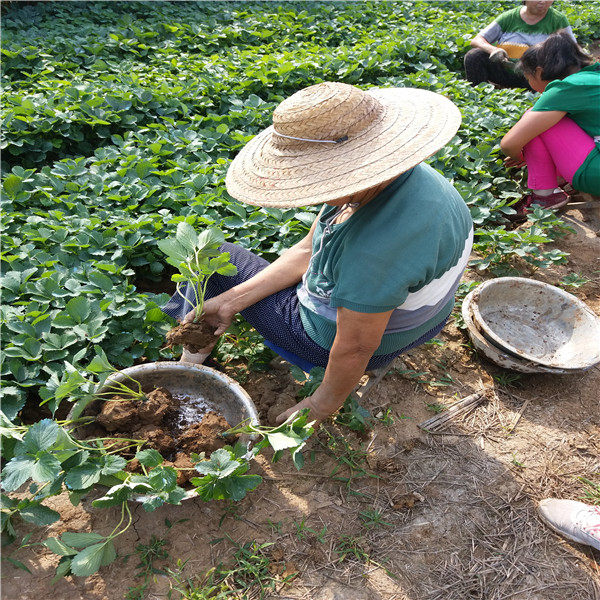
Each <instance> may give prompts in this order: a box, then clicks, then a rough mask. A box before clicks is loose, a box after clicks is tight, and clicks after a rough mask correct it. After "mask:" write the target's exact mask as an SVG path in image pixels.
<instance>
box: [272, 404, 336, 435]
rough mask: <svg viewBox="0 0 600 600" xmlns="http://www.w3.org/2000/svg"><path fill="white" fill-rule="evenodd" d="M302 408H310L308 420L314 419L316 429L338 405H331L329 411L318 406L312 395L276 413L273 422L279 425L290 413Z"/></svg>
mask: <svg viewBox="0 0 600 600" xmlns="http://www.w3.org/2000/svg"><path fill="white" fill-rule="evenodd" d="M303 408H308V409H309V410H310V412H309V414H308V421H309V422H310V421H314V424H313V428H314V430H315V431H316V430H317V429H319V425H321V423H322V422H323V421H324V420H325V419H326V418H327V417H329V416H330V415H332V414H333V413H334V412H335V411H336V410H337V409H338V408H339V406H338V405H335V406H332V407H331V411H328V410H327V409H323V407H321V406H319V405H318V403H317V402H315V400H314V399H313V397H312V396H309V397H308V398H304V400H302V402H298V404H296V405H295V406H292V408H288V409H287V410H286V411H285V412H282V413H281V414H280V415H277V417H276V418H275V424H276V425H281V424H282V423H283V422H284V421H285V420H287V419H288V418H289V417H290V415H292V414H293V413H295V412H297V411H299V410H302V409H303Z"/></svg>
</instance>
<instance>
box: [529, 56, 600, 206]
mask: <svg viewBox="0 0 600 600" xmlns="http://www.w3.org/2000/svg"><path fill="white" fill-rule="evenodd" d="M531 110H533V111H536V112H543V111H550V110H557V111H564V112H566V113H567V115H568V116H569V117H570V118H571V119H573V121H575V123H577V125H579V127H581V129H583V130H584V131H585V132H586V133H588V134H589V135H590V136H592V137H593V138H595V140H596V148H595V149H594V150H592V151H591V152H590V154H589V155H588V157H587V159H586V160H585V162H584V163H583V164H582V165H581V167H579V169H577V171H576V173H575V176H574V177H573V187H575V188H576V189H578V190H581V191H582V192H588V193H590V194H598V193H600V63H595V64H593V65H589V66H587V67H584V68H583V69H581V71H578V72H577V73H573V75H569V76H568V77H565V78H564V79H557V80H556V81H552V82H550V83H549V84H548V86H547V87H546V89H545V90H544V92H543V94H542V95H541V96H540V97H539V98H538V100H537V102H536V103H535V104H534V105H533V108H532V109H531Z"/></svg>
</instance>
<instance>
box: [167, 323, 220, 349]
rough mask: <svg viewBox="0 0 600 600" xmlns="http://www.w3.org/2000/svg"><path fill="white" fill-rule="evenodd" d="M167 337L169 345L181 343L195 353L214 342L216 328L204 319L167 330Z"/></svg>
mask: <svg viewBox="0 0 600 600" xmlns="http://www.w3.org/2000/svg"><path fill="white" fill-rule="evenodd" d="M166 338H167V345H168V346H169V347H172V346H176V345H177V344H181V345H182V346H184V348H185V349H186V350H189V351H190V352H194V353H196V352H199V351H200V350H202V349H203V348H206V347H207V346H210V345H211V344H214V342H215V340H216V338H215V328H214V327H212V326H211V325H209V324H208V323H205V322H204V321H199V322H197V323H183V324H182V325H177V327H173V329H170V330H169V331H167V335H166Z"/></svg>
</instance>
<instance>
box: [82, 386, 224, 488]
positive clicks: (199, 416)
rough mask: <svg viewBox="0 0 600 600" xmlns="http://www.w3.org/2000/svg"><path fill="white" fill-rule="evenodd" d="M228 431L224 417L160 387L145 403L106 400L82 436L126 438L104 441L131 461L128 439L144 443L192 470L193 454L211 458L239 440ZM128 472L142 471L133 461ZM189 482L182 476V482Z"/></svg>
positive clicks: (132, 451) (178, 465) (150, 393)
mask: <svg viewBox="0 0 600 600" xmlns="http://www.w3.org/2000/svg"><path fill="white" fill-rule="evenodd" d="M227 429H230V425H229V423H228V422H227V420H226V419H225V418H224V417H223V416H222V415H219V414H217V413H216V412H213V411H208V412H206V408H205V407H203V406H199V405H198V406H196V405H186V402H185V399H184V400H182V401H181V403H180V402H178V401H177V400H176V399H175V398H173V396H172V395H171V393H170V392H169V391H168V390H167V389H165V388H162V387H158V388H155V389H154V390H152V391H151V392H149V393H148V394H146V398H145V399H142V400H137V399H136V400H128V399H125V398H122V397H119V396H114V397H113V398H112V399H111V400H108V401H106V402H105V403H104V404H103V406H102V408H101V410H100V412H99V413H98V416H97V417H96V421H95V423H94V424H92V425H88V426H86V427H85V428H84V429H83V437H84V438H91V437H106V436H107V435H109V436H113V437H114V438H117V439H118V438H127V440H124V441H123V442H122V443H120V442H118V441H117V442H115V440H114V439H108V440H105V442H104V443H105V445H107V446H108V445H110V446H111V447H112V448H113V449H114V448H115V447H116V448H119V447H120V454H122V455H123V456H124V457H126V458H132V456H133V454H134V452H135V446H134V445H132V443H131V441H129V440H131V439H135V440H139V439H141V440H145V441H146V447H148V448H154V449H155V450H158V451H159V452H160V453H161V454H162V455H163V456H164V457H165V458H166V459H167V462H166V463H165V464H167V465H170V466H174V467H176V468H177V469H179V468H183V469H192V468H193V464H192V462H191V459H190V454H191V453H192V452H195V453H197V454H201V453H205V454H207V455H209V454H210V453H211V452H213V451H214V450H217V449H218V448H222V447H223V446H225V445H227V444H231V443H235V439H236V438H231V437H228V438H227V439H225V438H224V437H223V436H222V434H223V432H224V431H227ZM115 444H116V446H115ZM128 470H130V471H137V470H139V464H137V461H135V460H133V461H131V463H130V464H129V466H128ZM190 477H191V475H190ZM188 479H189V477H187V478H186V477H184V476H183V475H182V476H180V477H179V480H180V481H187V480H188Z"/></svg>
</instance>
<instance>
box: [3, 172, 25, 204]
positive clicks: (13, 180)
mask: <svg viewBox="0 0 600 600" xmlns="http://www.w3.org/2000/svg"><path fill="white" fill-rule="evenodd" d="M3 187H4V191H5V192H6V193H7V195H8V197H9V198H11V199H14V198H15V197H16V195H17V194H18V193H19V192H20V191H21V189H22V187H23V180H22V179H21V177H17V175H14V174H12V173H11V174H10V175H9V176H8V177H7V178H6V179H5V180H4V184H3Z"/></svg>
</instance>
